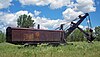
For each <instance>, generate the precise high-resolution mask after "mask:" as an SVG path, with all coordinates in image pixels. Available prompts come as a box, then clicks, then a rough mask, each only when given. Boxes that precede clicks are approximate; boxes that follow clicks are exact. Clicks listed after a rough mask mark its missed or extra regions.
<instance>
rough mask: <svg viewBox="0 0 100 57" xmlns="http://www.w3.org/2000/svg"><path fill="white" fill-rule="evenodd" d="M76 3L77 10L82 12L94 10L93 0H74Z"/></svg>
mask: <svg viewBox="0 0 100 57" xmlns="http://www.w3.org/2000/svg"><path fill="white" fill-rule="evenodd" d="M76 1H77V4H76V5H75V6H76V7H77V9H78V10H79V11H82V12H84V13H87V12H93V11H95V10H96V8H95V7H94V5H95V3H94V1H93V0H86V1H84V0H76Z"/></svg>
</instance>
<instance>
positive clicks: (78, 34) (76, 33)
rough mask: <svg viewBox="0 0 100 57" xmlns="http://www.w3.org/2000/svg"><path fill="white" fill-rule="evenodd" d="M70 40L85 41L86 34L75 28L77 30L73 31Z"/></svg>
mask: <svg viewBox="0 0 100 57" xmlns="http://www.w3.org/2000/svg"><path fill="white" fill-rule="evenodd" d="M67 40H68V41H84V34H83V33H82V32H81V31H80V30H79V29H75V31H73V32H72V33H71V34H70V35H69V37H68V39H67Z"/></svg>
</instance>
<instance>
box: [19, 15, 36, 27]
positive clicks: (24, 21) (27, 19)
mask: <svg viewBox="0 0 100 57" xmlns="http://www.w3.org/2000/svg"><path fill="white" fill-rule="evenodd" d="M33 22H34V20H32V17H31V16H30V15H29V16H28V15H25V14H24V15H21V16H19V18H18V19H17V24H18V27H24V28H29V27H33V26H34V23H33Z"/></svg>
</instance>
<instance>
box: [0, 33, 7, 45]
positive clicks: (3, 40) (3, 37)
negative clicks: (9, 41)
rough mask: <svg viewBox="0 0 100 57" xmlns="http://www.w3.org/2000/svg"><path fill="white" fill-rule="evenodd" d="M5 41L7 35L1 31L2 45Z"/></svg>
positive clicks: (0, 40) (0, 39)
mask: <svg viewBox="0 0 100 57" xmlns="http://www.w3.org/2000/svg"><path fill="white" fill-rule="evenodd" d="M5 41H6V37H5V34H4V33H3V32H2V31H0V43H1V42H5Z"/></svg>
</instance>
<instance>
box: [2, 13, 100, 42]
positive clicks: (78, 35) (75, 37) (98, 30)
mask: <svg viewBox="0 0 100 57" xmlns="http://www.w3.org/2000/svg"><path fill="white" fill-rule="evenodd" d="M34 24H35V23H34V20H32V17H31V16H30V15H25V14H24V15H21V16H19V18H18V19H17V25H18V26H17V27H23V28H29V27H34ZM85 31H86V30H85ZM5 35H6V34H5V33H3V32H2V31H0V42H5V41H6V36H5ZM94 37H95V41H100V26H97V27H95V29H94ZM67 41H86V38H85V36H84V34H83V33H82V32H81V31H80V30H78V29H76V30H74V31H73V32H72V33H71V34H70V35H69V36H68V37H67Z"/></svg>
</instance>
